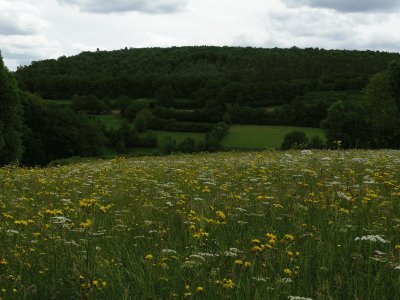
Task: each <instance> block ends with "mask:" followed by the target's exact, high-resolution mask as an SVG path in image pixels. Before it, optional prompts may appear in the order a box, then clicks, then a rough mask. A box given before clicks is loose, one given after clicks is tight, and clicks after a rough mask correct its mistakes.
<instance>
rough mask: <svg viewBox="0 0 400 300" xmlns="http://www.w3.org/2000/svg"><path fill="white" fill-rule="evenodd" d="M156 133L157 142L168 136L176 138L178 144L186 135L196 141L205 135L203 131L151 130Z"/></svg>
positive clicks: (202, 139)
mask: <svg viewBox="0 0 400 300" xmlns="http://www.w3.org/2000/svg"><path fill="white" fill-rule="evenodd" d="M152 132H154V133H155V134H156V135H157V141H158V143H159V144H160V143H162V141H163V140H164V139H165V138H166V137H168V136H170V137H172V138H174V139H175V140H176V142H177V143H178V144H179V143H181V142H183V140H184V139H185V138H187V137H191V138H193V139H195V140H196V141H197V142H199V141H204V138H205V136H206V134H205V133H199V132H179V131H163V130H152Z"/></svg>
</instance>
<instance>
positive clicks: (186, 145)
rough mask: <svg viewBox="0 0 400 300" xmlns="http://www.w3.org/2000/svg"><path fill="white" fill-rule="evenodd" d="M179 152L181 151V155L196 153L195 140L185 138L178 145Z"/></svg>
mask: <svg viewBox="0 0 400 300" xmlns="http://www.w3.org/2000/svg"><path fill="white" fill-rule="evenodd" d="M179 150H180V151H182V152H183V153H193V152H196V150H197V149H196V140H195V139H194V138H192V137H187V138H185V139H184V140H183V141H182V142H181V143H180V144H179Z"/></svg>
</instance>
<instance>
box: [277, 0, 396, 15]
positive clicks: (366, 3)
mask: <svg viewBox="0 0 400 300" xmlns="http://www.w3.org/2000/svg"><path fill="white" fill-rule="evenodd" d="M282 1H283V2H285V3H286V4H288V5H289V6H295V7H298V6H309V7H319V8H330V9H334V10H336V11H340V12H380V11H392V10H397V9H399V8H400V2H399V1H398V0H282Z"/></svg>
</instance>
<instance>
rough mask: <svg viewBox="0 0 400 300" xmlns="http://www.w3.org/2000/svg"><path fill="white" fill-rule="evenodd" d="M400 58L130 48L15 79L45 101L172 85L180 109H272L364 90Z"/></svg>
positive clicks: (131, 93)
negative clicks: (216, 105)
mask: <svg viewBox="0 0 400 300" xmlns="http://www.w3.org/2000/svg"><path fill="white" fill-rule="evenodd" d="M399 60H400V54H398V53H387V52H375V51H347V50H323V49H314V48H307V49H299V48H297V47H293V48H290V49H278V48H273V49H262V48H240V47H206V46H202V47H173V48H146V49H135V48H130V49H128V48H125V49H122V50H116V51H97V52H82V53H81V54H79V55H76V56H72V57H65V56H63V57H60V58H58V59H56V60H54V59H53V60H44V61H39V62H33V63H32V64H31V65H30V66H25V67H20V68H18V70H17V71H16V73H15V75H16V78H17V80H18V83H19V86H20V87H21V88H22V89H24V90H27V91H30V92H34V93H37V94H39V95H40V96H42V97H43V98H46V99H70V98H72V96H73V95H75V94H77V95H90V94H93V95H96V96H97V97H99V98H103V97H110V98H118V97H120V96H128V97H131V98H140V97H147V98H153V97H154V96H155V95H156V93H157V91H158V90H160V89H162V88H165V87H166V86H167V87H172V90H173V93H174V97H175V98H177V99H189V100H192V101H189V102H185V103H183V104H182V103H181V106H186V107H203V106H204V105H205V104H206V102H207V101H210V100H216V101H218V102H220V103H221V102H223V103H232V104H234V103H238V104H239V105H241V106H250V107H268V106H273V105H280V104H284V103H289V102H291V101H292V100H294V99H295V98H296V97H298V96H303V95H305V94H306V93H309V92H316V91H323V92H324V91H360V90H362V89H363V88H364V87H365V86H366V84H367V82H368V79H369V77H370V76H371V75H373V74H376V73H378V72H381V71H383V70H385V69H386V68H387V66H388V63H389V62H391V61H399ZM175 104H176V106H179V103H175Z"/></svg>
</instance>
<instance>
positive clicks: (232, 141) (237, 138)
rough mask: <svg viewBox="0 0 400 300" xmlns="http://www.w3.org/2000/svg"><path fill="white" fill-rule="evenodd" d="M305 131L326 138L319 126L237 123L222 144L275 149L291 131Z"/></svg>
mask: <svg viewBox="0 0 400 300" xmlns="http://www.w3.org/2000/svg"><path fill="white" fill-rule="evenodd" d="M294 130H298V131H303V132H304V133H305V134H306V135H307V136H308V137H309V138H310V137H312V136H314V135H318V136H319V137H321V138H324V133H323V131H322V130H321V129H319V128H306V127H287V126H261V125H236V126H232V127H230V128H229V131H228V134H227V135H226V136H225V138H224V139H223V140H222V146H223V147H225V148H228V149H229V148H230V149H273V148H279V147H280V146H281V144H282V141H283V139H284V137H285V135H286V134H288V133H289V132H291V131H294Z"/></svg>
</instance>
